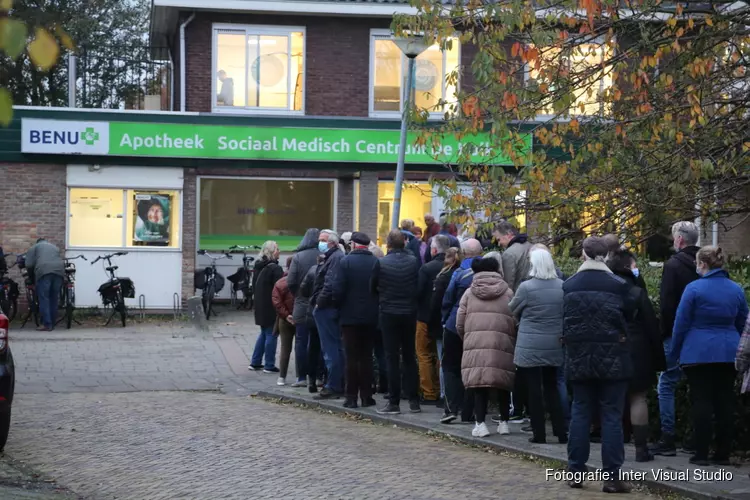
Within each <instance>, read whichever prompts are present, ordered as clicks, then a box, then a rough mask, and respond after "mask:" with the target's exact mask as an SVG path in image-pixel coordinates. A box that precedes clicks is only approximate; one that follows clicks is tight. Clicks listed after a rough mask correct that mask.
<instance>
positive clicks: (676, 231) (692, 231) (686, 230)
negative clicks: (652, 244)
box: [672, 220, 700, 246]
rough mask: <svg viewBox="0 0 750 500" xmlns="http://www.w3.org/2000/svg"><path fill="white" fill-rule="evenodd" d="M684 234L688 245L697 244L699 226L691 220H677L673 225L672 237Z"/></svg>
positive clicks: (683, 237)
mask: <svg viewBox="0 0 750 500" xmlns="http://www.w3.org/2000/svg"><path fill="white" fill-rule="evenodd" d="M678 235H679V236H682V239H684V240H685V243H687V245H688V246H695V245H697V244H698V238H699V237H700V232H699V231H698V226H696V225H695V224H693V223H692V222H690V221H684V220H683V221H680V222H675V223H674V225H673V226H672V237H677V236H678Z"/></svg>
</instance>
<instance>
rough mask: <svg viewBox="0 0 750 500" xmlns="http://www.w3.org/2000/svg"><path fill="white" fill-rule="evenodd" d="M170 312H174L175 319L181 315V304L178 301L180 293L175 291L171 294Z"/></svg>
mask: <svg viewBox="0 0 750 500" xmlns="http://www.w3.org/2000/svg"><path fill="white" fill-rule="evenodd" d="M172 313H173V314H174V319H177V318H178V317H180V316H182V304H181V303H180V294H178V293H177V292H175V293H174V294H173V295H172Z"/></svg>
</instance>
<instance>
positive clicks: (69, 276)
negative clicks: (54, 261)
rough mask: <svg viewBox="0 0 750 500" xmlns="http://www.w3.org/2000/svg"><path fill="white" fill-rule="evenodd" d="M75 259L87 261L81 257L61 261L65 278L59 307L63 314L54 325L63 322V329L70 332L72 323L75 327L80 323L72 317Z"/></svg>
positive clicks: (73, 308) (74, 299)
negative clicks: (63, 309) (62, 309)
mask: <svg viewBox="0 0 750 500" xmlns="http://www.w3.org/2000/svg"><path fill="white" fill-rule="evenodd" d="M76 259H83V260H85V261H88V259H87V258H86V257H84V256H83V255H78V256H76V257H68V258H67V259H63V261H64V262H65V278H64V280H63V286H62V288H61V289H60V306H61V307H63V308H65V314H64V315H63V317H62V318H60V319H59V320H57V323H55V325H59V324H60V323H61V322H62V320H65V327H66V328H67V329H68V330H70V327H71V326H72V325H73V321H75V322H76V324H77V325H80V324H81V322H80V321H78V320H77V319H75V318H74V317H73V311H75V308H76V289H75V281H76V265H75V264H74V263H73V262H72V261H74V260H76Z"/></svg>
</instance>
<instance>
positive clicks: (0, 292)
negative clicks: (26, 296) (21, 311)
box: [0, 253, 20, 321]
mask: <svg viewBox="0 0 750 500" xmlns="http://www.w3.org/2000/svg"><path fill="white" fill-rule="evenodd" d="M15 256H16V254H13V253H6V254H2V256H0V259H2V262H0V313H3V314H5V316H6V317H7V318H8V321H13V319H14V318H15V317H16V313H17V312H18V296H19V295H20V292H19V288H18V283H16V282H15V281H13V280H12V279H11V278H10V276H8V273H9V272H10V270H11V269H13V268H14V267H15V266H16V262H13V264H11V265H10V266H8V263H7V261H6V260H5V259H7V258H8V257H15Z"/></svg>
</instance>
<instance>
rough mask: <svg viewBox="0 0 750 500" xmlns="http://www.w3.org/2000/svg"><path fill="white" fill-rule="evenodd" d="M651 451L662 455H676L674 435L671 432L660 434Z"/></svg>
mask: <svg viewBox="0 0 750 500" xmlns="http://www.w3.org/2000/svg"><path fill="white" fill-rule="evenodd" d="M651 453H653V454H654V455H661V456H663V457H674V456H676V455H677V448H675V445H674V436H673V435H672V434H662V436H661V439H660V440H659V442H658V443H656V446H654V447H653V448H651Z"/></svg>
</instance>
